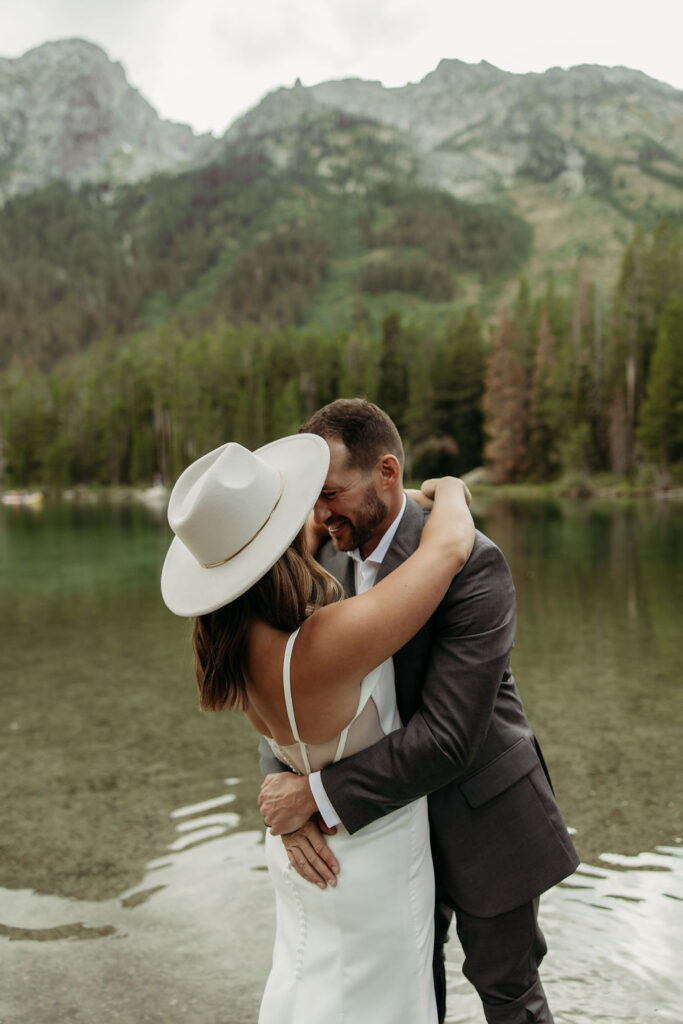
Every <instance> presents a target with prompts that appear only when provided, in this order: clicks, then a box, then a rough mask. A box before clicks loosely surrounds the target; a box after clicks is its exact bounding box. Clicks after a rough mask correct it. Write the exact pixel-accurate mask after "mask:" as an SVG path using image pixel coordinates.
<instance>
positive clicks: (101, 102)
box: [0, 39, 217, 202]
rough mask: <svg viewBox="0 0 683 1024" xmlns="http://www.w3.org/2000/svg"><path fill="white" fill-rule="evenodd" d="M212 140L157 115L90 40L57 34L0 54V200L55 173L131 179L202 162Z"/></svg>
mask: <svg viewBox="0 0 683 1024" xmlns="http://www.w3.org/2000/svg"><path fill="white" fill-rule="evenodd" d="M216 146H217V142H216V140H215V139H214V138H213V136H211V135H201V136H197V135H195V134H194V132H193V131H192V129H191V128H190V127H189V126H187V125H182V124H175V123H173V122H170V121H164V120H162V119H161V118H160V117H159V116H158V114H157V113H156V111H155V110H154V108H153V107H152V106H151V105H150V104H149V103H148V102H147V100H145V99H144V98H143V97H142V96H141V95H140V93H139V92H138V91H137V89H135V88H133V86H131V85H130V84H129V82H128V81H127V78H126V74H125V71H124V69H123V67H122V66H121V65H120V64H118V63H115V62H114V61H111V60H110V59H109V58H108V57H107V55H106V54H105V52H104V51H103V50H102V49H100V47H99V46H96V45H94V44H93V43H88V42H86V41H84V40H82V39H65V40H61V41H58V42H50V43H45V44H43V45H42V46H38V47H36V48H35V49H33V50H30V51H29V52H28V53H26V54H24V55H23V56H22V57H18V58H11V59H10V58H0V202H3V201H5V200H6V199H7V198H9V197H10V196H12V195H15V194H17V193H22V192H30V191H32V190H33V189H36V188H40V187H41V186H43V185H45V184H47V183H48V182H50V181H52V180H55V179H62V180H65V181H68V182H70V183H71V184H74V185H77V184H80V183H81V182H83V181H111V182H113V183H121V182H130V181H137V180H139V179H141V178H144V177H147V176H149V175H150V174H153V173H155V172H157V171H166V170H176V169H180V168H183V167H186V166H188V165H190V164H193V163H197V162H205V161H207V160H209V159H211V157H212V155H213V154H214V153H215V151H216Z"/></svg>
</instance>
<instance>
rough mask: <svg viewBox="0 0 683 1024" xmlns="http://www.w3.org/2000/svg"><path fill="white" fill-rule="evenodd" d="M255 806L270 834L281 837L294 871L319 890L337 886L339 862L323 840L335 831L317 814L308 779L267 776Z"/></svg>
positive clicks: (282, 773) (285, 774) (275, 775)
mask: <svg viewBox="0 0 683 1024" xmlns="http://www.w3.org/2000/svg"><path fill="white" fill-rule="evenodd" d="M258 805H259V810H260V811H261V814H262V815H263V820H264V822H265V823H266V825H267V826H268V827H269V828H270V831H271V833H272V834H273V835H275V836H278V835H279V836H281V837H282V842H283V843H284V846H285V849H286V851H287V857H288V858H289V863H290V864H291V865H292V867H293V868H294V869H295V871H297V872H298V873H299V874H300V875H301V877H302V878H305V879H306V881H308V882H313V883H315V885H318V886H320V888H321V889H324V888H325V887H326V885H331V886H334V885H336V884H337V879H336V876H337V874H338V873H339V862H338V861H337V858H336V857H335V856H334V854H333V853H332V851H331V850H330V848H329V846H328V845H327V843H326V842H325V839H324V837H323V833H325V834H326V835H333V834H334V833H335V832H336V829H334V828H332V829H330V828H328V827H327V826H326V825H325V823H324V822H323V821H322V819H321V818H320V815H319V814H318V813H317V807H316V804H315V801H314V799H313V795H312V793H311V789H310V786H309V785H308V779H307V778H306V777H305V776H304V775H294V774H292V773H291V772H276V773H274V774H272V775H266V778H265V779H264V781H263V785H262V786H261V792H260V793H259V797H258Z"/></svg>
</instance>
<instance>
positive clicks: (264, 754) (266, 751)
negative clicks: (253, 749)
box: [258, 736, 291, 779]
mask: <svg viewBox="0 0 683 1024" xmlns="http://www.w3.org/2000/svg"><path fill="white" fill-rule="evenodd" d="M258 763H259V767H260V769H261V775H262V776H263V778H264V779H265V777H266V775H272V774H273V773H274V772H289V771H291V768H288V767H287V765H286V764H283V763H282V761H278V759H277V758H276V756H275V754H274V753H273V751H272V750H271V749H270V744H269V743H268V741H267V739H266V738H265V736H261V738H260V739H259V741H258Z"/></svg>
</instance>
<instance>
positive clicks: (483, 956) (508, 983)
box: [434, 900, 553, 1024]
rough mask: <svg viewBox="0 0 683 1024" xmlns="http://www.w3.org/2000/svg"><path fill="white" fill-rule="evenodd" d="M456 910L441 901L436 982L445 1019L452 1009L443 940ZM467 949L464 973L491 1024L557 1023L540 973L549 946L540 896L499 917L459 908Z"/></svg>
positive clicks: (460, 932) (461, 934)
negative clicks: (474, 914)
mask: <svg viewBox="0 0 683 1024" xmlns="http://www.w3.org/2000/svg"><path fill="white" fill-rule="evenodd" d="M452 916H453V910H452V908H451V907H449V906H448V905H446V904H445V903H442V902H439V901H437V907H436V914H435V923H436V929H435V947H434V985H435V988H436V1003H437V1008H438V1011H439V1021H443V1019H444V1017H445V1013H446V980H445V969H444V956H443V944H444V942H445V941H446V940H447V934H448V926H449V924H450V921H451V918H452ZM455 918H456V926H457V931H458V937H459V939H460V942H461V944H462V948H463V951H464V953H465V962H464V964H463V968H462V970H463V974H464V975H465V977H466V978H467V980H468V981H470V982H471V983H472V985H474V987H475V988H476V990H477V992H478V993H479V997H480V999H481V1001H482V1004H483V1007H484V1013H485V1015H486V1020H487V1021H488V1024H553V1015H552V1013H551V1012H550V1007H549V1006H548V1002H547V1000H546V997H545V992H544V991H543V987H542V985H541V981H540V978H539V976H538V967H539V964H540V963H541V960H542V959H543V957H544V956H545V954H546V950H547V946H546V944H545V939H544V938H543V933H542V931H541V929H540V928H539V925H538V900H533V901H532V902H531V903H525V904H524V905H523V906H521V907H517V908H516V909H515V910H510V911H509V912H508V913H507V914H499V915H498V916H497V917H472V916H471V915H470V914H466V913H465V912H464V911H463V910H460V909H459V908H458V909H456V911H455Z"/></svg>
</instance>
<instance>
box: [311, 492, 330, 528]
mask: <svg viewBox="0 0 683 1024" xmlns="http://www.w3.org/2000/svg"><path fill="white" fill-rule="evenodd" d="M331 515H332V513H331V512H330V510H329V508H328V506H327V502H326V501H325V500H324V498H318V500H317V501H316V503H315V505H314V506H313V519H314V520H315V522H316V523H319V524H320V525H322V524H324V523H326V522H327V520H328V519H329V518H330V516H331Z"/></svg>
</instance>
